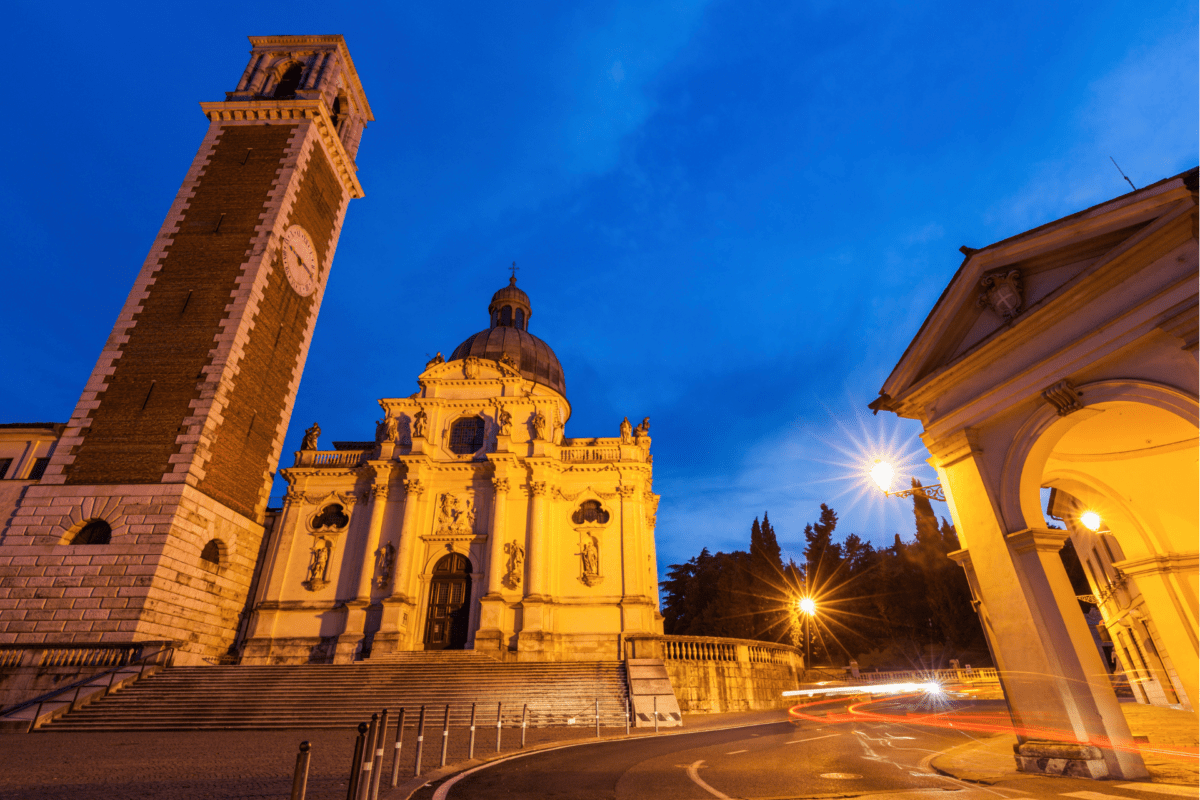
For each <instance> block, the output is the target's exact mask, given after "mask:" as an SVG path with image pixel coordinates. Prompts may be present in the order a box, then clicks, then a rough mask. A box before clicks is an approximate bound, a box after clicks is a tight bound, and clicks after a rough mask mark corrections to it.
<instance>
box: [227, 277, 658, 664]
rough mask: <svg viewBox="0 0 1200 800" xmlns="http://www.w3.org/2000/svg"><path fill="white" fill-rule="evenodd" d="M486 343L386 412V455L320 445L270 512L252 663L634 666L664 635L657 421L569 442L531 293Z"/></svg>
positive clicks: (504, 307)
mask: <svg viewBox="0 0 1200 800" xmlns="http://www.w3.org/2000/svg"><path fill="white" fill-rule="evenodd" d="M487 313H488V326H487V328H485V329H484V330H482V331H479V332H478V333H474V334H472V335H470V336H468V337H467V338H466V339H465V340H464V341H463V342H462V343H461V344H460V345H459V346H458V347H456V348H455V349H454V350H453V351H452V352H451V354H450V357H449V358H448V359H446V358H443V357H442V354H441V353H438V355H437V356H435V357H434V358H433V359H432V360H431V361H430V362H429V363H428V364H426V366H425V370H424V371H423V372H422V373H421V374H420V375H419V376H417V385H418V387H419V390H418V391H417V392H416V393H414V394H412V395H409V396H406V397H398V398H395V397H393V398H383V399H381V400H380V401H379V405H380V407H381V409H382V412H383V418H382V419H380V420H379V421H378V423H377V425H376V430H375V437H374V441H367V442H333V444H332V447H331V448H329V449H322V447H321V445H320V440H319V436H320V428H319V426H317V425H313V426H312V427H311V428H309V429H308V432H307V434H306V436H305V439H304V441H303V444H302V449H301V450H300V451H298V452H297V453H296V454H295V462H294V464H293V466H291V467H289V468H286V469H283V470H281V471H280V472H281V474H282V475H283V477H284V478H285V479H286V480H287V483H288V492H287V495H286V496H285V498H284V507H283V509H282V510H281V511H279V512H272V513H271V514H270V515H269V516H270V517H271V523H270V524H271V527H273V529H274V530H273V534H272V536H271V541H270V546H269V548H268V551H267V555H266V559H265V562H264V565H263V569H262V574H261V579H260V582H259V585H258V588H257V593H256V595H255V597H254V602H253V615H252V618H251V622H250V629H249V633H248V637H247V641H246V645H245V649H244V652H243V655H242V662H243V663H250V664H267V663H296V662H300V663H303V662H309V661H332V662H335V663H341V662H347V661H352V660H355V659H358V658H362V657H364V656H378V655H380V654H386V653H390V652H394V651H397V650H401V651H402V650H420V649H443V648H463V647H466V648H473V649H475V650H483V651H486V652H488V653H489V654H491V655H492V656H493V657H497V658H515V659H519V660H542V659H552V660H560V659H571V660H608V659H617V658H620V657H621V656H620V653H621V652H622V649H621V639H622V636H623V634H626V633H661V632H662V616H661V615H660V614H659V609H658V605H657V603H658V601H657V591H656V587H657V565H656V563H655V548H654V523H655V512H656V508H657V505H658V496H657V495H656V494H654V492H653V491H652V475H651V461H652V459H651V456H650V436H649V420H645V421H643V422H642V423H641V424H640V425H638V426H637V427H636V428H635V427H633V426H632V425H631V424H630V423H629V421H628V420H625V421H623V422H622V423H621V426H620V430H619V434H620V435H619V436H613V437H599V438H566V437H565V436H564V433H563V430H564V425H565V424H566V422H567V419H568V418H569V417H570V415H571V405H570V403H569V401H568V400H567V395H566V384H565V380H564V377H563V370H562V366H561V365H560V364H559V361H558V358H557V357H556V356H555V355H554V351H553V350H551V349H550V347H549V346H548V345H547V344H546V343H545V342H543V341H542V340H541V339H539V338H537V337H536V336H534V335H533V334H531V333H530V332H529V323H530V320H531V318H532V316H533V308H532V305H531V303H530V300H529V297H528V296H527V295H526V294H525V292H523V291H522V290H521V289H519V288H518V287H517V285H516V278H515V277H514V278H512V279H510V280H509V284H508V285H507V286H505V287H503V288H501V289H500V290H499V291H497V292H496V293H495V294H494V295H493V296H492V298H491V302H490V304H489V305H488V307H487Z"/></svg>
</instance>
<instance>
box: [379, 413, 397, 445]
mask: <svg viewBox="0 0 1200 800" xmlns="http://www.w3.org/2000/svg"><path fill="white" fill-rule="evenodd" d="M399 435H400V423H399V422H398V421H397V420H396V418H395V417H393V416H392V412H391V411H388V412H387V416H386V417H384V418H383V419H381V420H377V421H376V422H375V442H376V444H384V443H386V442H394V441H396V438H397V437H398V436H399Z"/></svg>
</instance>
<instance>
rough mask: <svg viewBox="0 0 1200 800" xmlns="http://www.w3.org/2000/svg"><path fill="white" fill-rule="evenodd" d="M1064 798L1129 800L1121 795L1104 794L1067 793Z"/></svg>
mask: <svg viewBox="0 0 1200 800" xmlns="http://www.w3.org/2000/svg"><path fill="white" fill-rule="evenodd" d="M1063 797H1078V798H1079V800H1128V798H1125V797H1122V796H1121V795H1119V794H1104V793H1103V792H1065V793H1064V794H1063Z"/></svg>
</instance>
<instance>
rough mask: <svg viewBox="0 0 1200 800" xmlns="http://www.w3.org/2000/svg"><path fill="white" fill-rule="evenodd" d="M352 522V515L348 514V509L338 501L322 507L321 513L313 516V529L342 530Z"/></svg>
mask: <svg viewBox="0 0 1200 800" xmlns="http://www.w3.org/2000/svg"><path fill="white" fill-rule="evenodd" d="M349 524H350V517H348V516H346V511H345V509H343V508H342V507H341V506H340V505H338V504H337V503H333V504H331V505H327V506H325V507H324V508H323V509H321V513H320V514H318V515H317V516H316V517H314V518H313V521H312V526H313V530H317V531H319V530H323V529H325V528H332V529H333V530H341V529H342V528H344V527H346V526H347V525H349Z"/></svg>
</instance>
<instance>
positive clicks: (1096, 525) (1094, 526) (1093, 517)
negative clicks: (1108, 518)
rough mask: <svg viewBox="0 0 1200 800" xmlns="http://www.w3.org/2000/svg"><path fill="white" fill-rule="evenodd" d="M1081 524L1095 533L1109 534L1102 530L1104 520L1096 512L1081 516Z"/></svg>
mask: <svg viewBox="0 0 1200 800" xmlns="http://www.w3.org/2000/svg"><path fill="white" fill-rule="evenodd" d="M1079 522H1080V523H1081V524H1082V525H1083V527H1085V528H1087V529H1088V530H1089V531H1091V532H1093V533H1108V531H1106V530H1100V526H1101V525H1103V524H1104V520H1102V519H1101V518H1100V515H1099V514H1097V513H1096V512H1095V511H1085V512H1083V513H1082V514H1080V515H1079Z"/></svg>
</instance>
